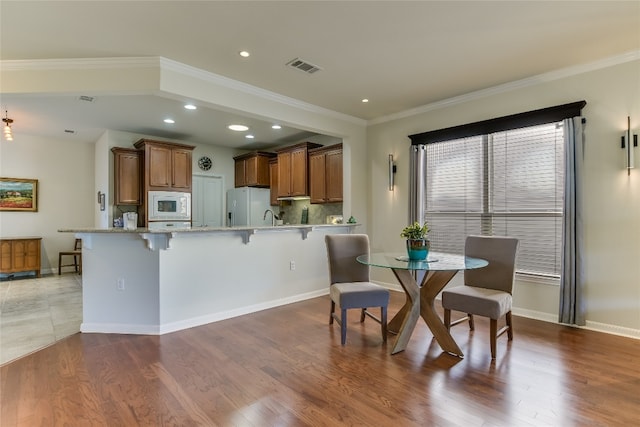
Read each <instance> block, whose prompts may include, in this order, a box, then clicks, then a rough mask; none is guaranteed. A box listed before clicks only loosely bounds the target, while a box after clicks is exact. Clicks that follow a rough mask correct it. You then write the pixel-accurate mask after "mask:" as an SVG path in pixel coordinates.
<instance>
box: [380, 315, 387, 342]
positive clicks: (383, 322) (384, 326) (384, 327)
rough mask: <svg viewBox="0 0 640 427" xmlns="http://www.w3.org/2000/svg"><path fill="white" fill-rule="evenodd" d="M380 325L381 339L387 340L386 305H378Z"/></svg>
mask: <svg viewBox="0 0 640 427" xmlns="http://www.w3.org/2000/svg"><path fill="white" fill-rule="evenodd" d="M380 325H381V327H382V341H383V342H387V307H380Z"/></svg>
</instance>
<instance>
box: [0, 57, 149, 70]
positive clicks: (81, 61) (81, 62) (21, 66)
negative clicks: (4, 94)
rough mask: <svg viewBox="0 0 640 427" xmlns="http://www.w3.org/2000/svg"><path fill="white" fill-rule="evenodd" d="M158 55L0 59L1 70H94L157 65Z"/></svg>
mask: <svg viewBox="0 0 640 427" xmlns="http://www.w3.org/2000/svg"><path fill="white" fill-rule="evenodd" d="M159 65H160V58H159V57H146V56H143V57H129V58H71V59H14V60H6V61H0V70H1V71H43V70H44V71H46V70H95V69H114V68H134V67H135V68H152V67H159Z"/></svg>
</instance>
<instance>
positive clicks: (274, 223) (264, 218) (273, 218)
mask: <svg viewBox="0 0 640 427" xmlns="http://www.w3.org/2000/svg"><path fill="white" fill-rule="evenodd" d="M269 212H271V226H272V227H275V226H276V216H275V215H274V214H273V211H272V210H271V209H267V210H266V211H264V217H262V220H263V221H264V220H266V219H267V214H268V213H269Z"/></svg>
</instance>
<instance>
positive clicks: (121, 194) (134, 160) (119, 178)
mask: <svg viewBox="0 0 640 427" xmlns="http://www.w3.org/2000/svg"><path fill="white" fill-rule="evenodd" d="M111 152H113V165H114V178H113V185H114V191H115V196H114V202H113V204H114V205H141V204H142V188H141V180H142V152H141V151H139V150H134V149H132V148H121V147H113V148H112V149H111Z"/></svg>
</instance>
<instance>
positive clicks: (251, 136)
mask: <svg viewBox="0 0 640 427" xmlns="http://www.w3.org/2000/svg"><path fill="white" fill-rule="evenodd" d="M244 137H245V138H247V139H253V138H255V136H253V135H251V134H249V135H245V136H244Z"/></svg>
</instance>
